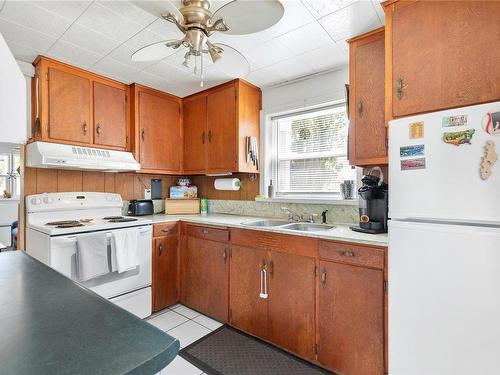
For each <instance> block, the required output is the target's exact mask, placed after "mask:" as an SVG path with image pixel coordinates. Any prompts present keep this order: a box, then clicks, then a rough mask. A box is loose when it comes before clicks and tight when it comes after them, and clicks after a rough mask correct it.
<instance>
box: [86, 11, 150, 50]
mask: <svg viewBox="0 0 500 375" xmlns="http://www.w3.org/2000/svg"><path fill="white" fill-rule="evenodd" d="M77 23H78V24H79V25H82V26H84V27H86V28H88V29H91V30H94V31H96V32H98V33H101V34H104V35H106V36H107V37H108V38H111V39H114V40H117V41H119V42H125V41H126V40H127V39H129V38H131V37H132V36H133V35H135V34H136V33H138V32H139V31H140V30H142V29H143V28H144V26H143V25H141V24H139V23H137V22H134V21H132V20H130V19H129V18H126V17H124V16H122V15H120V14H118V13H116V12H114V11H112V10H111V9H109V8H106V7H104V6H101V5H99V4H97V3H93V4H92V5H91V6H90V7H89V8H88V9H87V11H86V12H85V13H84V14H83V15H82V16H81V17H80V18H79V19H78V21H77Z"/></svg>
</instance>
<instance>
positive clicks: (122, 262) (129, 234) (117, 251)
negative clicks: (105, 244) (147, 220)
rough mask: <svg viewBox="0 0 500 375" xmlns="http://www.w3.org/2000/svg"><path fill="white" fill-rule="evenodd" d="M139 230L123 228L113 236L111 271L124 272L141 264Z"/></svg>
mask: <svg viewBox="0 0 500 375" xmlns="http://www.w3.org/2000/svg"><path fill="white" fill-rule="evenodd" d="M138 247H139V232H138V231H135V230H132V231H130V230H121V231H115V232H113V236H112V238H111V271H113V272H115V271H118V273H122V272H125V271H129V270H132V269H134V268H136V267H137V266H138V265H139V254H138V253H137V251H138Z"/></svg>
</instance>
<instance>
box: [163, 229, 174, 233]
mask: <svg viewBox="0 0 500 375" xmlns="http://www.w3.org/2000/svg"><path fill="white" fill-rule="evenodd" d="M161 231H162V233H170V232H171V231H172V230H171V229H162V230H161Z"/></svg>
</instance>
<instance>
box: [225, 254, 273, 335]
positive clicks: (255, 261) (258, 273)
mask: <svg viewBox="0 0 500 375" xmlns="http://www.w3.org/2000/svg"><path fill="white" fill-rule="evenodd" d="M266 259H267V252H266V251H265V250H260V249H254V248H250V247H243V246H232V247H231V290H230V304H231V305H230V313H231V316H230V323H231V324H232V325H233V326H235V327H237V328H239V329H241V330H243V331H245V332H248V333H251V334H253V335H255V336H258V337H261V338H264V339H266V338H267V332H268V329H267V327H268V318H267V317H268V313H267V307H268V304H267V301H268V300H267V299H265V298H262V297H261V296H260V295H261V293H265V289H264V287H263V283H262V282H263V279H262V267H263V265H265V264H266Z"/></svg>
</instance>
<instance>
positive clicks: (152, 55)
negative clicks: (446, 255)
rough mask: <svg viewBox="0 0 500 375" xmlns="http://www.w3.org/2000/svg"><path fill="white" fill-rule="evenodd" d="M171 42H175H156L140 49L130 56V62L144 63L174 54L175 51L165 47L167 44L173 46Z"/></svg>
mask: <svg viewBox="0 0 500 375" xmlns="http://www.w3.org/2000/svg"><path fill="white" fill-rule="evenodd" d="M173 42H177V41H175V40H164V41H162V42H157V43H153V44H150V45H148V46H146V47H142V48H140V49H138V50H137V51H135V52H134V53H133V54H132V61H136V62H146V61H157V60H162V59H164V58H165V57H167V56H170V55H171V54H173V53H174V52H175V50H173V49H172V48H169V47H168V46H167V44H170V43H172V44H173Z"/></svg>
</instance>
